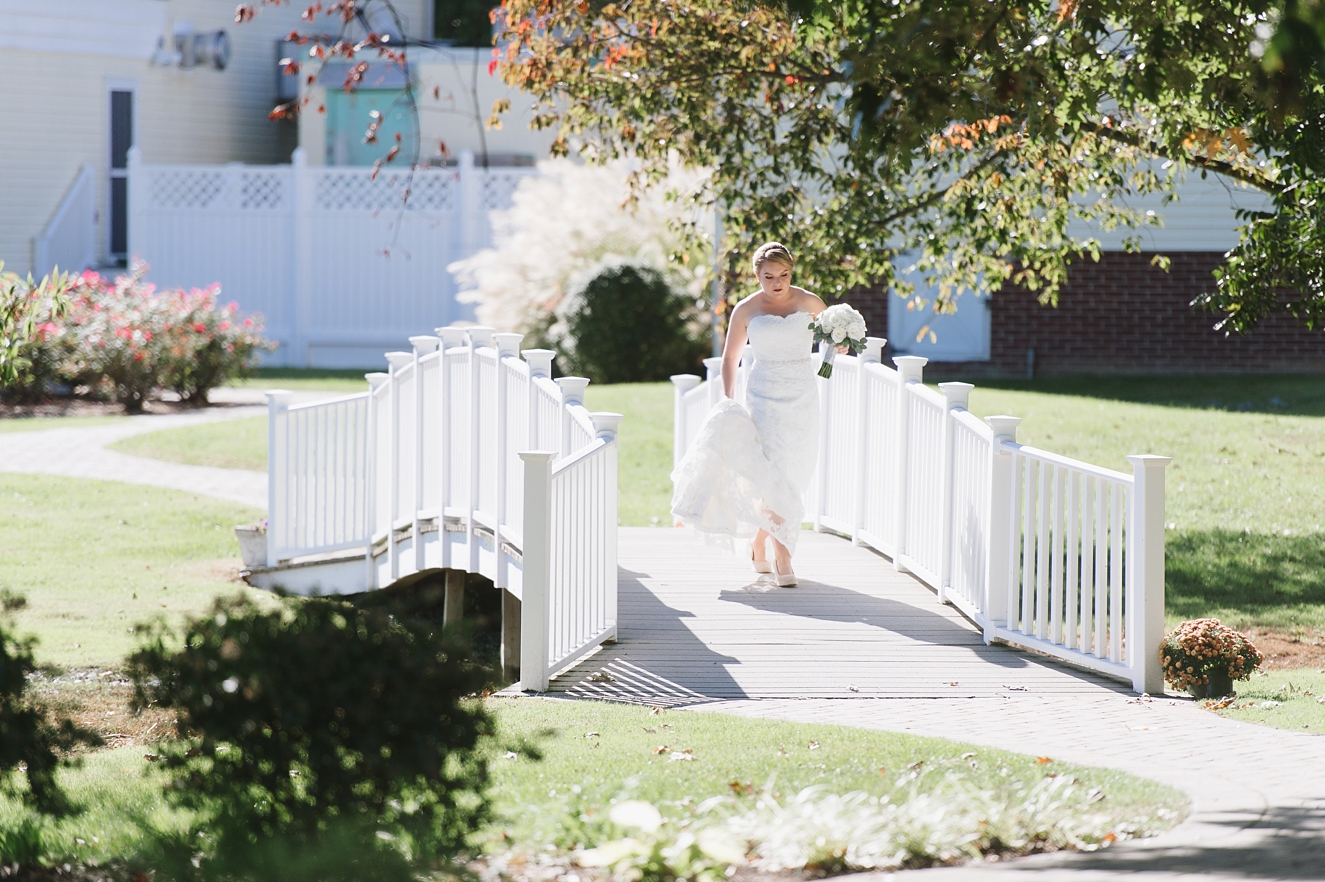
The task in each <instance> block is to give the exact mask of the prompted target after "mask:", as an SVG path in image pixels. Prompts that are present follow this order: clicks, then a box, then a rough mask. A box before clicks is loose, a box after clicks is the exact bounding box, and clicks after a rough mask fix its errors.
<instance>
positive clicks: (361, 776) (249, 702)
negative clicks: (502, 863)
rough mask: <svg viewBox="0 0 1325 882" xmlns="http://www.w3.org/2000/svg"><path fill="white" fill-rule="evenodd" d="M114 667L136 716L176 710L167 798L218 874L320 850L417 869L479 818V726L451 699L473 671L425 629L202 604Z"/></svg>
mask: <svg viewBox="0 0 1325 882" xmlns="http://www.w3.org/2000/svg"><path fill="white" fill-rule="evenodd" d="M177 641H178V642H177ZM129 670H130V673H131V675H132V676H133V678H134V680H135V684H136V685H135V702H136V704H137V705H139V706H146V705H149V704H155V705H159V706H162V707H166V708H170V709H172V710H174V711H175V712H176V713H177V723H176V726H177V731H178V735H179V736H180V737H179V740H177V741H171V742H167V743H165V744H163V745H162V747H161V751H162V758H161V763H162V766H163V768H164V769H165V770H166V772H167V774H169V775H170V777H171V779H172V785H171V789H170V790H169V796H170V798H171V800H172V801H174V802H175V803H176V804H178V805H180V806H182V807H185V808H188V809H191V810H193V811H196V812H198V813H199V816H200V818H201V819H202V820H201V822H200V823H201V826H202V829H204V830H206V831H207V835H208V837H209V841H210V844H209V847H208V849H206V850H207V851H208V852H209V856H210V857H211V859H212V860H214V861H215V866H216V867H218V868H221V867H239V866H247V867H256V866H261V863H260V861H261V860H262V858H263V855H264V854H266V855H268V856H270V855H271V854H276V853H279V852H281V851H282V850H284V849H288V850H290V851H291V853H297V854H309V855H311V854H314V853H316V852H317V851H318V849H319V848H320V847H321V846H322V845H323V844H326V843H329V842H333V841H344V842H355V841H357V842H359V843H360V845H364V844H365V843H366V844H367V845H373V844H374V843H377V844H376V845H373V847H374V848H381V849H390V850H395V851H397V852H398V853H399V854H400V855H403V856H404V859H405V860H406V861H408V862H410V863H417V864H422V865H430V864H433V863H435V862H436V861H437V860H439V859H441V858H444V857H448V856H450V855H452V854H455V853H456V852H457V851H459V850H460V849H461V848H462V847H463V845H464V843H465V838H466V836H467V834H468V833H469V831H471V830H472V829H474V827H475V826H477V825H478V824H479V823H480V822H481V821H482V820H483V819H484V818H485V817H486V814H487V807H488V803H487V797H486V792H485V787H486V779H487V772H486V766H485V765H484V763H483V762H482V760H481V759H480V758H479V756H478V754H477V753H476V748H477V746H478V744H479V739H480V737H481V736H484V735H489V734H491V725H490V723H489V720H488V717H487V714H486V713H485V711H484V710H483V708H482V707H481V706H480V705H478V704H477V703H476V702H473V701H471V700H469V699H468V698H467V696H470V695H472V694H473V693H474V692H476V691H477V690H478V689H480V688H481V687H482V686H483V683H484V674H485V671H484V669H482V668H480V667H478V666H477V665H474V664H472V663H471V662H470V661H469V660H468V652H467V647H466V646H465V645H464V644H463V643H462V642H461V641H459V640H458V639H456V638H455V637H454V636H451V635H446V636H443V635H442V634H440V633H439V632H438V630H437V629H436V628H435V627H433V626H432V625H430V624H428V623H426V622H423V621H419V620H416V619H414V618H401V617H397V616H393V615H392V614H391V612H390V610H388V609H373V610H364V609H356V608H355V607H354V606H353V605H351V604H349V603H347V602H344V601H341V600H332V599H311V600H301V601H294V600H290V601H286V602H285V603H283V604H282V605H281V608H279V609H277V610H274V611H264V610H261V609H259V608H258V607H256V606H254V605H253V604H252V603H250V602H248V601H246V600H244V599H242V598H240V599H230V600H225V599H218V600H217V602H216V604H215V606H214V608H213V609H212V611H211V612H210V614H208V615H205V616H202V617H199V618H195V619H193V620H191V621H190V622H189V623H188V624H187V626H186V627H185V628H184V629H183V633H182V635H178V636H177V635H176V634H175V633H174V632H173V631H171V630H170V629H169V628H166V627H164V626H160V625H158V626H157V628H156V629H155V632H154V633H153V635H152V636H151V638H150V640H149V641H148V642H147V643H146V644H145V645H144V647H143V648H142V649H140V650H139V651H138V652H136V653H134V654H133V655H132V656H131V657H130V660H129ZM364 847H367V846H366V845H365V846H364ZM255 861H256V862H258V863H254V862H255Z"/></svg>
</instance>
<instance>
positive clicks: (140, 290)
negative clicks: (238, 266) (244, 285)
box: [28, 262, 271, 411]
mask: <svg viewBox="0 0 1325 882" xmlns="http://www.w3.org/2000/svg"><path fill="white" fill-rule="evenodd" d="M147 269H148V267H147V264H145V263H141V262H139V263H135V264H134V265H133V267H131V269H130V272H129V273H128V274H127V275H123V276H120V277H118V278H116V279H114V280H113V281H112V280H111V279H109V278H107V277H106V276H103V275H100V274H98V273H95V272H92V271H90V270H89V271H88V272H85V273H83V274H82V275H81V276H79V277H78V278H77V279H76V280H75V281H74V283H73V287H72V290H71V291H70V294H69V301H70V305H69V311H68V313H67V314H66V315H64V316H63V317H59V316H54V315H52V316H51V317H50V318H49V319H48V320H46V321H44V322H41V323H39V324H37V325H36V326H35V328H34V331H33V333H32V334H31V335H30V336H29V344H28V345H29V348H31V349H32V350H33V351H34V352H36V353H39V354H40V358H35V357H34V358H33V359H30V361H32V362H33V364H36V365H43V364H50V365H54V368H53V372H54V373H55V374H56V375H58V378H59V379H63V380H65V381H67V382H70V383H73V384H75V385H80V386H84V387H86V388H88V389H89V390H91V391H93V392H95V393H97V394H102V395H106V396H108V397H110V398H112V399H114V400H115V401H117V402H119V403H120V404H123V405H124V407H125V409H126V410H129V411H138V410H141V409H142V407H143V403H144V402H145V401H147V399H148V397H149V396H151V395H152V393H153V392H155V391H156V390H158V389H162V388H166V389H173V390H174V391H175V392H177V393H178V394H179V396H180V398H181V399H183V400H185V401H192V402H196V403H199V404H204V403H206V401H207V393H208V392H209V391H210V390H211V389H213V388H215V387H216V386H218V385H220V384H221V383H224V382H225V381H226V380H229V379H232V378H234V377H238V376H242V375H243V374H244V373H245V372H246V371H247V370H248V368H249V366H250V365H251V363H252V361H253V356H254V355H255V354H256V352H257V351H258V350H259V349H266V348H270V347H271V344H270V343H268V342H267V341H265V340H264V339H263V338H262V337H261V331H262V325H261V323H260V320H259V319H257V318H253V317H248V318H244V317H240V316H239V315H238V309H239V307H238V304H236V303H233V302H232V303H229V304H227V305H225V306H218V305H217V295H218V294H219V293H220V286H219V285H211V286H209V287H207V288H204V289H197V288H195V289H192V290H189V291H184V290H177V291H161V292H158V291H157V290H156V288H155V286H153V285H151V284H149V283H147V282H146V281H144V277H145V276H146V274H147ZM43 380H44V378H43V377H41V376H39V375H37V374H36V373H31V376H30V377H29V384H30V385H31V384H32V383H38V384H40V383H41V382H42V381H43ZM38 391H40V388H39V389H38Z"/></svg>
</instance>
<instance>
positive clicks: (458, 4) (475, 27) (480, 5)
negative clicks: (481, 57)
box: [433, 0, 497, 46]
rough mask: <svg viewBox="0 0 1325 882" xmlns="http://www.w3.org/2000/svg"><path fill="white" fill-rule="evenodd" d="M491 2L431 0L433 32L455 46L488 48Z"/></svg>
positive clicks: (486, 0)
mask: <svg viewBox="0 0 1325 882" xmlns="http://www.w3.org/2000/svg"><path fill="white" fill-rule="evenodd" d="M496 6H497V4H496V3H494V2H492V0H434V2H433V31H434V32H435V33H434V36H436V37H437V39H439V40H449V41H450V42H452V43H453V44H455V45H456V46H491V45H492V20H491V19H490V18H489V17H488V14H489V13H490V12H492V10H493V9H494V8H496Z"/></svg>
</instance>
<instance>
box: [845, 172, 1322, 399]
mask: <svg viewBox="0 0 1325 882" xmlns="http://www.w3.org/2000/svg"><path fill="white" fill-rule="evenodd" d="M1179 193H1180V199H1179V201H1178V202H1177V203H1174V204H1171V205H1169V206H1156V210H1157V211H1161V212H1162V213H1163V216H1164V221H1165V223H1164V226H1163V228H1159V229H1154V230H1147V231H1146V233H1145V235H1144V236H1143V239H1142V245H1143V247H1144V248H1145V249H1146V250H1145V251H1143V252H1141V253H1133V254H1129V253H1126V252H1124V251H1123V250H1122V248H1121V245H1122V241H1121V236H1120V235H1118V234H1113V235H1107V234H1106V235H1101V236H1100V237H1099V238H1100V239H1101V241H1102V242H1103V243H1104V246H1105V250H1104V251H1103V253H1102V254H1101V256H1100V260H1099V262H1098V263H1096V262H1093V261H1091V260H1089V259H1084V260H1081V261H1078V262H1077V263H1075V264H1073V265H1072V267H1071V268H1070V269H1069V272H1068V282H1067V284H1066V285H1065V286H1064V287H1063V289H1062V291H1061V293H1060V295H1059V300H1058V305H1057V306H1056V307H1052V306H1042V305H1040V303H1039V301H1038V300H1037V298H1036V295H1035V294H1033V293H1031V292H1028V291H1025V290H1022V289H1016V288H1007V289H1003V290H999V291H996V292H994V293H993V294H992V295H990V296H988V297H980V298H977V297H974V296H971V295H964V296H963V297H962V298H961V299H960V300H959V301H958V309H957V314H956V315H955V316H940V317H935V316H934V315H933V314H932V313H930V312H929V310H928V309H925V310H920V311H915V310H907V308H906V306H907V304H906V301H905V300H903V299H901V298H898V297H895V296H888V295H886V294H885V293H884V292H882V291H880V290H877V289H875V290H870V291H864V292H859V293H858V294H857V295H856V296H853V297H852V298H850V299H851V302H852V303H854V304H856V305H857V307H858V308H859V309H861V311H862V312H863V313H864V314H865V318H866V322H867V323H868V324H869V326H870V330H871V333H872V334H876V335H879V336H886V337H888V338H889V346H888V350H887V353H886V354H888V355H924V356H926V357H928V358H929V359H930V365H929V366H928V367H927V369H926V375H927V376H945V375H946V376H958V375H959V376H963V377H981V376H985V377H995V376H996V377H1026V376H1063V375H1069V374H1121V373H1128V374H1152V375H1153V374H1220V373H1315V372H1321V373H1325V331H1321V330H1315V331H1312V330H1308V329H1307V328H1305V327H1304V326H1302V325H1301V324H1299V323H1298V322H1297V321H1296V320H1294V319H1293V317H1292V316H1291V315H1289V314H1287V313H1277V314H1275V315H1274V316H1273V317H1271V318H1269V319H1267V320H1265V321H1263V322H1262V323H1261V324H1260V326H1258V327H1257V328H1256V329H1255V330H1254V331H1252V332H1251V333H1249V334H1246V335H1238V334H1231V335H1230V334H1225V333H1224V332H1223V331H1217V330H1215V328H1214V325H1215V324H1216V322H1217V321H1218V319H1219V316H1218V315H1217V314H1215V313H1211V312H1207V311H1205V310H1203V309H1200V308H1197V307H1193V306H1191V303H1192V301H1193V300H1194V299H1195V298H1196V297H1197V296H1198V295H1200V294H1201V293H1202V292H1204V291H1208V290H1210V289H1211V287H1212V286H1213V285H1214V276H1213V275H1212V273H1213V271H1214V269H1215V268H1216V267H1218V266H1219V265H1220V264H1221V263H1222V262H1223V257H1224V252H1225V251H1227V250H1228V249H1229V248H1231V247H1232V246H1233V245H1234V244H1236V242H1237V235H1236V232H1235V230H1236V226H1237V221H1236V217H1235V216H1234V214H1233V210H1234V208H1236V207H1244V208H1245V207H1251V205H1253V204H1254V202H1255V201H1256V200H1257V197H1256V196H1255V195H1254V194H1250V193H1249V192H1248V191H1245V190H1234V189H1230V188H1227V187H1225V186H1224V185H1222V184H1220V183H1218V182H1215V181H1213V180H1209V181H1199V180H1197V181H1189V182H1187V183H1186V184H1184V186H1183V188H1182V189H1181V190H1180V191H1179ZM1156 254H1164V255H1165V256H1167V257H1168V258H1169V259H1170V261H1171V264H1170V267H1169V269H1168V271H1167V272H1166V271H1165V270H1163V269H1161V268H1160V267H1158V266H1154V265H1153V264H1152V259H1153V257H1154V256H1155V255H1156ZM927 326H928V327H929V328H931V329H932V330H933V331H934V334H935V336H934V337H933V338H930V337H929V335H928V333H926V334H924V335H923V337H922V338H921V339H917V336H918V335H919V334H920V332H921V331H922V329H924V328H926V327H927ZM885 328H886V329H887V332H886V333H881V332H882V330H883V329H885Z"/></svg>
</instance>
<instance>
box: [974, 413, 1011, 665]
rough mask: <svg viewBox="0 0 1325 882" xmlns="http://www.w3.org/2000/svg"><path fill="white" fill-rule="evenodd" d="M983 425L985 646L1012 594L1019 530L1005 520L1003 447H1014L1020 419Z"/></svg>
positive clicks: (1002, 621) (1003, 622)
mask: <svg viewBox="0 0 1325 882" xmlns="http://www.w3.org/2000/svg"><path fill="white" fill-rule="evenodd" d="M985 422H986V423H988V424H989V429H990V431H991V432H993V435H994V440H993V441H992V442H990V445H989V507H988V508H987V509H986V510H985V512H983V514H984V518H985V524H986V530H987V537H988V538H987V543H988V544H987V547H986V549H985V580H984V581H985V594H984V597H983V598H981V599H980V604H981V611H982V612H983V613H984V616H985V643H993V642H994V640H995V632H996V630H997V629H998V628H1001V627H1008V595H1009V593H1010V592H1011V591H1012V590H1014V588H1015V586H1014V585H1013V584H1012V574H1011V571H1010V562H1009V550H1010V548H1011V545H1012V541H1013V531H1015V530H1018V529H1019V528H1020V525H1019V524H1014V523H1013V522H1012V519H1011V518H1010V517H1008V513H1009V512H1010V511H1011V510H1012V454H1010V453H1009V452H1007V451H1006V450H1004V449H1003V445H1004V444H1005V443H1007V444H1015V443H1017V425H1018V424H1019V423H1020V422H1021V418H1020V417H1014V416H992V417H986V418H985Z"/></svg>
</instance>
